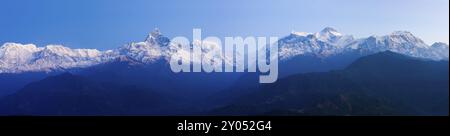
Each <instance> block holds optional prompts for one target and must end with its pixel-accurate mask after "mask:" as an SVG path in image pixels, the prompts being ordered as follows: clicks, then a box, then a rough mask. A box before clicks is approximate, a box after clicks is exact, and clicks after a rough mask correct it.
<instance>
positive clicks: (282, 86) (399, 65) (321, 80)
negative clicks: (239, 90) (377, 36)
mask: <svg viewBox="0 0 450 136" xmlns="http://www.w3.org/2000/svg"><path fill="white" fill-rule="evenodd" d="M448 79H449V78H448V61H429V60H422V59H418V58H413V57H408V56H404V55H400V54H397V53H394V52H390V51H386V52H382V53H377V54H374V55H369V56H366V57H362V58H360V59H358V60H356V61H355V62H354V63H352V64H351V65H350V66H348V67H347V68H346V69H344V70H337V71H331V72H323V73H307V74H299V75H294V76H290V77H287V78H284V79H281V80H279V81H278V82H277V83H274V84H268V85H263V86H261V87H259V88H254V90H253V91H252V93H249V94H246V95H244V96H241V97H239V98H237V99H235V100H233V102H231V103H230V104H229V105H227V106H224V107H222V108H218V109H216V110H214V112H212V114H225V115H230V114H231V115H448V97H449V94H448V93H449V91H448V90H449V86H448Z"/></svg>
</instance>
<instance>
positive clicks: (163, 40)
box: [145, 28, 170, 46]
mask: <svg viewBox="0 0 450 136" xmlns="http://www.w3.org/2000/svg"><path fill="white" fill-rule="evenodd" d="M145 42H147V43H149V44H150V45H158V46H167V45H169V43H170V39H169V38H167V37H165V36H163V35H162V33H161V31H159V29H158V28H155V30H153V32H151V33H150V34H149V35H148V36H147V38H146V39H145Z"/></svg>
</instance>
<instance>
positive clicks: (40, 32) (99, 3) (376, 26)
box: [0, 0, 449, 50]
mask: <svg viewBox="0 0 450 136" xmlns="http://www.w3.org/2000/svg"><path fill="white" fill-rule="evenodd" d="M326 26H331V27H334V28H336V29H337V30H339V31H340V32H342V33H345V34H353V35H354V36H356V37H367V36H370V35H384V34H389V33H391V32H392V31H396V30H408V31H411V32H412V33H413V34H415V35H416V36H418V37H420V38H422V39H423V40H424V41H425V42H427V43H429V44H431V43H433V42H436V41H441V42H446V43H448V41H449V1H448V0H278V1H275V0H220V1H219V0H208V1H207V0H177V1H175V0H152V1H150V0H1V1H0V43H4V42H19V43H35V44H37V45H39V46H44V45H46V44H63V45H65V46H69V47H72V48H97V49H102V50H104V49H112V48H116V47H118V46H121V45H123V44H126V43H129V42H133V41H142V40H143V39H144V38H145V37H146V35H147V33H149V32H150V31H152V30H153V29H154V28H155V27H158V28H160V30H161V32H162V33H163V34H165V35H166V36H169V37H174V36H187V37H190V36H192V29H193V28H201V29H202V30H203V36H208V35H212V36H219V37H224V36H285V35H288V34H289V33H290V32H291V31H292V30H295V31H306V32H317V31H320V30H321V29H323V28H324V27H326Z"/></svg>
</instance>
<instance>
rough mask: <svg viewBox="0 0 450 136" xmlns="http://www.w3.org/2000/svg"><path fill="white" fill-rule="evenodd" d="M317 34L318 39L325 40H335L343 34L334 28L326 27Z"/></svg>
mask: <svg viewBox="0 0 450 136" xmlns="http://www.w3.org/2000/svg"><path fill="white" fill-rule="evenodd" d="M315 36H316V37H317V39H319V40H322V41H324V42H334V41H336V40H337V39H338V38H339V37H341V36H343V35H342V34H341V33H339V32H338V31H337V30H336V29H334V28H331V27H326V28H324V29H323V30H322V31H320V32H318V33H316V34H315Z"/></svg>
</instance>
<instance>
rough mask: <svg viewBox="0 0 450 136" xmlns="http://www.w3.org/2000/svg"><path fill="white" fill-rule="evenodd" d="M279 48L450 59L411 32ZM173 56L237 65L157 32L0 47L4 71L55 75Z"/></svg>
mask: <svg viewBox="0 0 450 136" xmlns="http://www.w3.org/2000/svg"><path fill="white" fill-rule="evenodd" d="M194 42H198V41H194ZM203 42H207V41H203ZM208 45H209V46H208V47H209V48H204V49H202V51H211V50H214V49H216V48H218V46H219V45H217V44H214V43H211V44H208ZM278 45H279V59H280V61H283V60H288V59H290V58H293V57H296V56H301V55H309V56H314V57H318V58H327V57H332V56H334V55H339V54H345V53H355V52H356V53H359V54H362V55H369V54H373V53H377V52H382V51H387V50H390V51H393V52H397V53H400V54H405V55H409V56H413V57H419V58H426V59H432V60H448V57H449V46H448V45H447V44H445V43H435V44H433V45H431V46H430V45H427V44H426V43H424V42H423V41H422V40H421V39H420V38H417V37H415V36H414V35H413V34H412V33H410V32H407V31H396V32H393V33H391V34H389V35H385V36H370V37H367V38H360V39H355V38H354V37H353V36H352V35H345V34H342V33H340V32H338V31H337V30H336V29H334V28H331V27H327V28H325V29H323V30H322V31H320V32H316V33H307V32H292V33H291V34H290V35H288V36H286V37H283V38H281V39H280V40H279V41H278ZM191 46H192V45H191ZM173 55H175V56H177V57H181V58H183V59H188V58H189V60H191V61H193V60H192V59H190V57H203V58H204V57H207V59H209V58H216V59H222V60H223V63H224V64H225V65H234V62H233V58H232V57H231V58H230V56H224V55H219V56H208V55H207V54H206V55H205V54H203V53H202V54H199V55H201V56H191V53H190V50H185V49H182V48H180V47H179V46H178V45H172V44H170V39H169V38H167V37H165V36H163V35H162V34H161V32H160V31H159V30H158V29H156V30H155V31H153V32H151V33H150V34H149V35H148V36H147V38H146V39H145V41H143V42H133V43H130V44H126V45H124V46H121V47H119V48H116V49H113V50H106V51H99V50H96V49H71V48H68V47H64V46H62V45H47V46H45V47H37V46H36V45H34V44H20V43H5V44H3V45H2V46H1V47H0V73H21V72H42V71H44V72H51V71H57V70H66V69H71V68H84V67H89V66H93V65H97V64H101V63H106V62H110V61H114V60H116V59H120V58H127V59H131V60H133V61H136V62H141V63H145V64H151V63H153V62H156V61H159V60H165V61H168V60H170V57H171V56H173ZM237 55H245V54H237ZM209 60H210V59H209ZM193 63H200V62H193ZM217 65H222V64H217Z"/></svg>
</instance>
